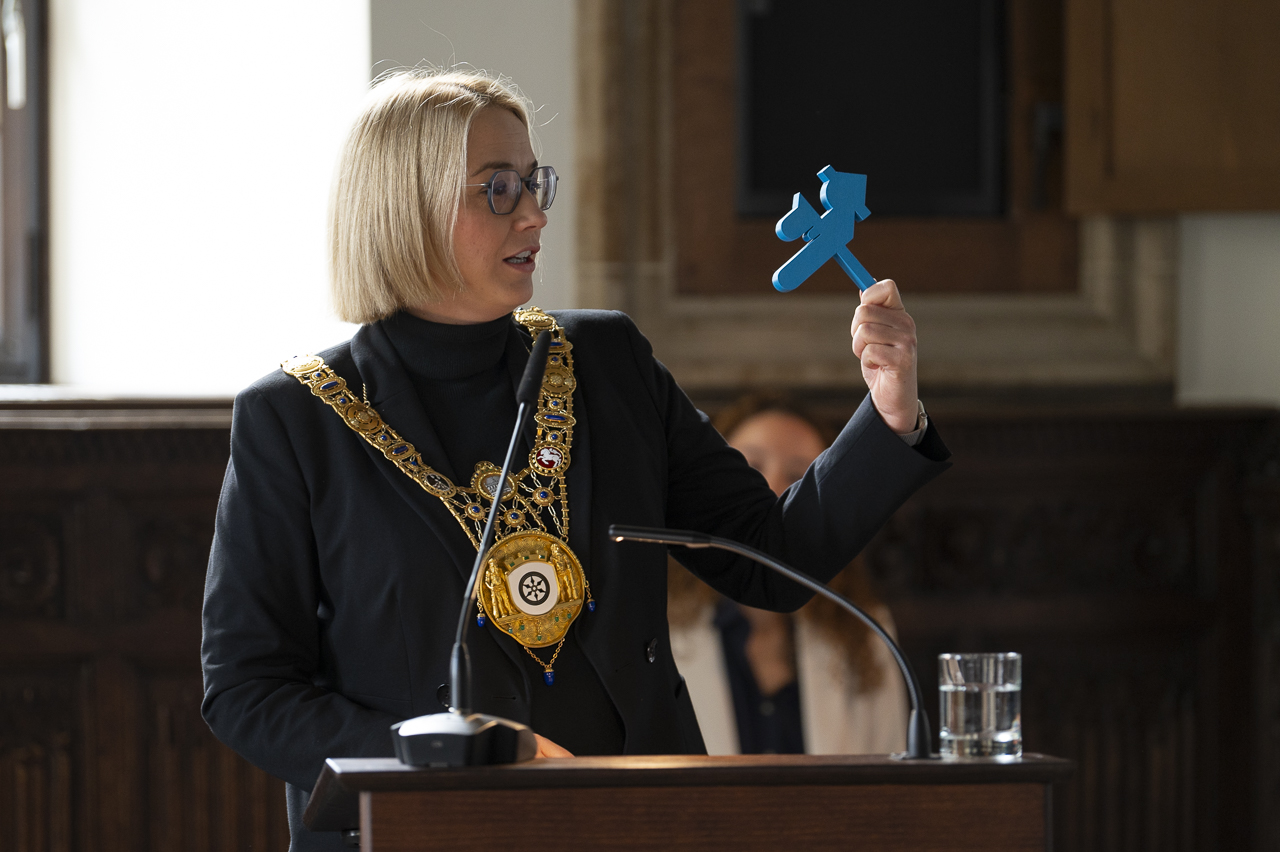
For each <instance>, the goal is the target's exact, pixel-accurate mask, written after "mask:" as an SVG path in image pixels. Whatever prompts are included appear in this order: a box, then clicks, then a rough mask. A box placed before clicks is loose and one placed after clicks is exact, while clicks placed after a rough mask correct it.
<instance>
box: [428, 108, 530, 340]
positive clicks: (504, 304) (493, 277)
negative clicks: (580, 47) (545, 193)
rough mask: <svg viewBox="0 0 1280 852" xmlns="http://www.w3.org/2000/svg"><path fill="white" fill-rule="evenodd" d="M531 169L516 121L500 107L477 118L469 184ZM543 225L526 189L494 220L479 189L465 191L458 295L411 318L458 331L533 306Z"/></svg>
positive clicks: (456, 240) (458, 230)
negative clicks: (512, 206)
mask: <svg viewBox="0 0 1280 852" xmlns="http://www.w3.org/2000/svg"><path fill="white" fill-rule="evenodd" d="M536 165H537V161H536V160H535V159H534V157H533V148H532V147H531V146H530V145H529V132H528V130H526V129H525V126H524V125H523V124H522V123H521V122H520V119H518V118H516V117H515V115H514V114H512V113H511V112H510V111H508V110H505V109H499V108H497V107H488V108H485V109H482V110H480V112H479V113H477V114H476V116H475V118H474V119H473V120H472V122H471V132H470V133H469V134H468V135H467V179H466V182H467V183H469V184H482V183H488V182H489V178H490V176H491V175H492V174H493V173H494V172H496V171H498V170H500V169H515V170H516V171H518V172H519V173H520V176H521V177H528V176H529V174H530V172H532V171H533V169H534V167H535V166H536ZM546 224H547V214H546V213H544V212H542V211H541V210H539V209H538V204H537V202H536V201H535V200H534V198H533V195H532V194H531V193H529V192H528V190H527V189H522V190H521V193H520V201H519V203H518V204H517V205H516V209H515V210H514V211H513V212H511V213H510V214H508V215H506V216H498V215H496V214H495V213H494V212H493V211H492V210H490V209H489V200H488V194H487V192H486V190H485V189H484V188H483V187H480V186H467V187H464V188H463V190H462V203H461V205H460V206H459V208H458V224H457V226H456V227H455V228H454V231H453V252H454V256H455V257H456V258H457V260H458V268H459V270H461V272H462V281H463V289H462V291H461V292H458V293H456V294H453V295H451V296H450V297H449V298H447V299H445V300H442V301H437V302H430V303H427V304H424V305H421V306H419V307H418V308H415V309H413V311H412V313H414V314H416V315H417V316H419V317H422V318H423V319H428V320H433V321H435V322H446V323H452V324H455V325H458V324H465V323H478V322H488V321H490V320H495V319H497V318H498V317H501V316H504V315H506V314H509V313H511V312H512V311H514V310H515V309H516V308H518V307H520V306H521V305H524V304H527V303H528V302H529V300H530V299H532V298H533V270H534V268H535V265H536V258H537V254H538V250H539V249H540V248H541V238H542V229H543V227H545V226H546Z"/></svg>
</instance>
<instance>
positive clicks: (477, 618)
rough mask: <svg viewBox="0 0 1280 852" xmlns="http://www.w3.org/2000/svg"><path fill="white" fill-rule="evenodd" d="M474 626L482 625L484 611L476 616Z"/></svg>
mask: <svg viewBox="0 0 1280 852" xmlns="http://www.w3.org/2000/svg"><path fill="white" fill-rule="evenodd" d="M476 627H484V613H483V612H482V613H480V614H479V615H477V616H476Z"/></svg>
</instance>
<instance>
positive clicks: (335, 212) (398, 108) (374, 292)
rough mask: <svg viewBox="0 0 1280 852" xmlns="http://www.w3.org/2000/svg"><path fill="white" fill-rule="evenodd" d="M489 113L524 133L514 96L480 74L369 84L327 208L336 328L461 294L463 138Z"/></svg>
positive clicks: (447, 73)
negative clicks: (339, 322)
mask: <svg viewBox="0 0 1280 852" xmlns="http://www.w3.org/2000/svg"><path fill="white" fill-rule="evenodd" d="M491 106H492V107H499V108H501V109H508V110H510V111H511V112H512V113H514V114H515V116H516V118H518V119H520V121H521V122H522V123H523V124H524V126H525V127H526V128H529V127H531V120H530V118H531V116H532V114H533V110H532V107H531V105H530V103H529V101H528V100H527V99H526V98H525V97H524V95H522V94H521V93H520V90H519V89H517V88H516V87H515V85H513V84H512V83H511V82H510V81H509V80H504V79H502V78H495V77H490V76H489V75H487V74H485V73H483V72H480V71H471V70H458V69H449V70H440V69H422V68H414V69H411V70H404V71H396V72H393V73H391V74H388V75H387V76H385V77H383V78H382V79H381V80H379V81H378V82H377V83H376V84H375V85H374V87H373V89H372V91H371V92H370V95H369V101H368V104H367V105H366V106H365V109H364V111H363V112H362V113H361V115H360V117H359V119H357V120H356V123H355V126H354V127H353V128H351V134H350V135H349V136H348V137H347V141H346V145H345V146H344V147H343V149H342V156H341V159H340V160H339V162H338V172H337V175H336V177H335V179H334V186H333V196H332V200H331V203H330V209H329V249H330V259H329V260H330V283H331V286H332V288H333V301H334V307H335V309H336V310H337V313H338V316H339V317H340V318H341V319H344V320H346V321H347V322H354V323H362V324H363V323H370V322H376V321H378V320H380V319H383V318H384V317H388V316H390V315H391V314H393V313H395V312H396V311H398V310H401V309H402V308H406V307H409V306H411V305H417V304H423V303H429V302H436V301H440V300H441V299H445V298H448V297H449V296H450V295H452V294H453V293H456V292H458V291H460V290H461V289H462V288H463V286H464V282H463V280H462V274H461V273H460V271H459V270H458V263H457V259H456V258H455V257H454V253H453V230H454V225H455V224H456V223H457V220H458V205H459V203H460V202H461V200H462V185H463V184H464V183H466V177H467V176H466V171H467V168H466V165H467V134H468V132H469V131H470V130H471V122H472V120H473V119H474V118H475V116H476V113H478V112H480V110H482V109H484V108H485V107H491ZM533 141H534V140H533V137H532V133H530V142H531V144H532V143H533Z"/></svg>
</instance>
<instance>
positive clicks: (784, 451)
mask: <svg viewBox="0 0 1280 852" xmlns="http://www.w3.org/2000/svg"><path fill="white" fill-rule="evenodd" d="M729 446H731V447H733V448H734V449H735V450H737V451H738V452H740V453H742V455H744V456H745V457H746V459H747V464H749V465H751V466H752V467H754V468H755V469H756V470H758V471H760V472H761V473H763V474H764V478H765V479H767V480H768V481H769V487H770V488H772V489H773V493H774V494H779V495H780V494H782V492H783V491H786V490H787V488H788V487H789V486H790V485H791V483H793V482H795V481H796V480H797V479H799V478H800V477H802V476H804V472H805V471H806V470H808V469H809V465H810V464H812V463H813V460H814V459H816V458H817V457H818V455H819V454H820V453H821V452H822V451H823V450H824V449H826V446H825V445H824V444H823V442H822V436H821V435H819V434H818V432H817V430H815V429H814V428H813V427H812V426H810V425H809V424H808V423H806V422H805V421H804V420H802V419H800V418H799V417H796V416H795V415H794V414H787V413H786V412H785V411H762V412H760V413H759V414H753V415H751V416H750V417H748V418H747V419H746V420H743V421H742V422H741V423H740V424H738V428H736V429H734V430H733V431H732V432H730V433H729Z"/></svg>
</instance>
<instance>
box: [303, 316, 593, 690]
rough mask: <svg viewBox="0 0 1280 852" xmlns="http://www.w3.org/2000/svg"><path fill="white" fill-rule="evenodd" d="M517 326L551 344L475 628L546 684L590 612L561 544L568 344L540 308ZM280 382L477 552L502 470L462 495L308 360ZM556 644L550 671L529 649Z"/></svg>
mask: <svg viewBox="0 0 1280 852" xmlns="http://www.w3.org/2000/svg"><path fill="white" fill-rule="evenodd" d="M515 318H516V321H517V322H519V323H520V324H521V325H523V326H525V328H527V329H529V332H530V334H533V335H537V334H538V333H539V332H546V333H549V334H550V335H551V347H550V349H549V350H548V353H547V368H546V372H545V373H544V374H543V378H542V388H541V393H540V394H539V397H538V410H537V412H536V413H535V414H534V422H535V423H536V424H537V431H536V433H535V436H534V442H533V450H532V451H531V452H530V453H529V466H528V467H527V468H525V469H524V470H522V471H520V472H519V473H513V474H510V475H509V476H508V478H507V481H506V483H503V487H502V489H501V491H502V493H501V495H499V496H498V501H499V504H498V505H499V511H498V524H497V527H496V529H495V539H496V541H495V543H494V545H493V547H491V548H490V549H489V552H488V553H487V554H485V561H484V570H483V571H482V572H481V575H480V578H479V580H478V588H477V593H478V594H477V601H476V602H477V605H478V607H479V608H480V611H479V613H478V614H477V618H476V621H477V623H478V624H479V625H480V626H481V627H483V626H484V625H485V623H486V619H488V620H490V621H492V622H493V623H494V626H495V627H497V628H498V629H499V630H501V631H502V632H503V633H506V634H507V635H508V636H510V637H512V638H513V639H515V640H516V641H517V642H519V643H520V644H521V645H523V646H524V647H525V650H526V651H527V652H528V653H529V656H531V657H533V659H535V660H537V662H538V665H540V666H542V668H543V678H544V679H545V680H546V682H547V684H548V685H550V684H552V683H553V682H554V680H555V675H554V669H553V668H552V666H553V664H554V663H555V661H556V658H557V657H558V656H559V655H560V648H561V647H563V645H564V637H565V635H566V634H567V633H568V631H569V626H570V625H571V624H573V621H574V619H576V618H577V617H578V615H579V613H581V612H582V607H583V604H584V603H585V605H586V607H587V610H588V611H594V610H595V608H596V605H595V601H594V600H593V599H592V597H591V586H590V584H589V583H588V582H587V578H586V574H585V573H584V572H583V570H582V564H581V563H580V562H579V561H578V557H577V556H575V555H574V553H573V551H572V550H570V549H569V545H567V544H565V541H566V540H567V539H568V538H569V491H568V488H567V487H566V484H565V475H566V474H567V473H568V472H569V461H570V448H571V447H572V446H573V426H574V424H575V423H576V422H577V421H575V420H574V417H573V389H574V388H575V387H577V380H576V379H575V378H574V375H573V357H572V355H570V351H571V350H572V349H573V345H572V344H571V343H569V341H568V340H566V339H565V337H564V331H563V330H562V329H561V328H560V326H559V325H558V324H557V323H556V321H555V318H554V317H552V316H550V315H548V314H546V313H544V312H543V311H542V310H541V309H540V308H535V307H530V308H527V309H525V310H521V311H516V313H515ZM280 366H281V368H282V369H283V370H284V371H285V372H286V373H288V374H289V375H291V376H293V377H294V378H296V379H297V380H298V381H299V382H301V383H302V384H304V385H306V386H307V387H308V388H310V390H311V392H312V393H313V394H315V395H316V396H318V397H319V398H320V399H321V400H322V401H324V402H325V403H326V404H328V406H329V407H330V408H332V409H333V410H334V411H335V412H336V413H337V414H338V415H340V416H341V417H342V419H343V422H345V423H346V424H347V426H349V427H350V428H351V429H352V430H353V431H354V432H356V434H358V435H360V437H362V438H364V439H365V440H366V441H367V442H369V443H370V444H371V445H373V446H374V447H376V448H377V449H378V450H379V451H380V452H381V453H382V454H383V455H384V456H385V457H386V458H387V459H388V460H389V461H391V462H392V463H393V464H395V466H396V467H398V468H400V470H401V471H402V472H403V473H404V474H405V475H406V476H408V477H409V478H410V479H412V480H413V481H414V482H416V483H418V485H419V486H421V487H422V489H423V490H424V491H426V492H427V493H429V494H433V495H435V496H436V497H438V498H440V501H441V502H443V503H444V505H445V507H446V508H447V509H448V510H449V513H450V514H451V515H453V517H454V519H455V520H457V522H458V524H459V525H460V526H461V527H462V530H463V532H465V533H466V534H467V537H468V538H469V539H470V540H471V545H472V547H476V548H479V547H480V537H481V535H482V534H483V531H484V524H485V521H486V520H487V519H488V517H489V506H490V505H492V503H493V500H494V497H495V495H496V494H497V492H498V490H499V480H500V479H501V476H502V469H501V468H500V467H498V466H497V465H494V464H492V463H491V462H487V461H482V462H480V463H479V464H477V465H476V468H475V472H474V473H473V474H472V476H471V482H470V485H469V487H468V486H462V485H456V484H454V483H453V482H452V481H451V480H450V479H449V478H448V477H447V476H445V475H444V474H442V473H440V472H439V471H437V470H434V469H433V468H432V467H431V466H430V465H428V464H427V463H426V461H425V460H424V459H423V458H422V456H421V455H420V454H419V453H418V451H417V449H415V448H414V446H413V444H411V443H409V442H408V441H406V440H404V439H403V438H401V437H400V435H399V433H397V432H396V431H395V430H394V429H392V428H391V427H390V426H389V425H387V424H386V422H385V421H383V419H382V417H381V416H380V415H379V414H378V412H376V411H374V409H373V407H372V406H371V405H369V404H368V402H367V401H366V400H362V399H360V398H358V397H357V396H356V395H355V394H353V393H351V392H350V391H349V390H348V389H347V383H346V380H345V379H343V378H342V377H341V376H339V375H338V374H337V373H335V372H334V371H333V370H332V369H330V368H329V366H328V365H327V364H325V362H324V361H323V360H322V359H321V358H318V357H317V356H315V355H299V356H296V357H294V358H290V359H289V360H288V361H285V362H284V363H283V364H281V365H280ZM551 645H556V650H555V653H553V654H552V655H551V660H550V661H549V662H545V663H544V662H543V661H542V660H541V659H539V658H538V656H537V655H536V654H534V653H533V651H532V649H533V648H547V647H550V646H551Z"/></svg>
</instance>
